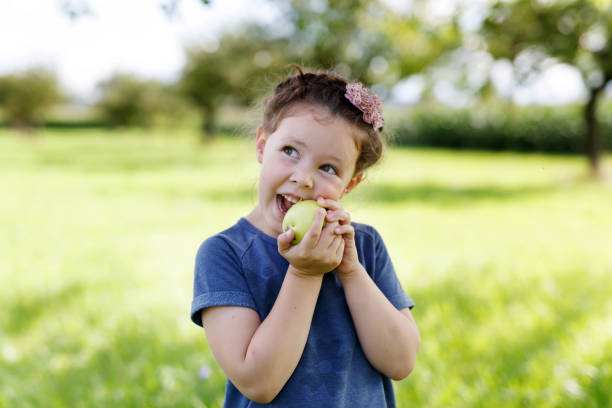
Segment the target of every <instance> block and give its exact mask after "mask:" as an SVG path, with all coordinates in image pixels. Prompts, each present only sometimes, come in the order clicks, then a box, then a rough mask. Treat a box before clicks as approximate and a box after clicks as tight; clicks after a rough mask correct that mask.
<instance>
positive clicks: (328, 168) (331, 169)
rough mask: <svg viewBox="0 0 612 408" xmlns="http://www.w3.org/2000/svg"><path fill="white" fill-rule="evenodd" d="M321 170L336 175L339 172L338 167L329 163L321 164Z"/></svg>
mask: <svg viewBox="0 0 612 408" xmlns="http://www.w3.org/2000/svg"><path fill="white" fill-rule="evenodd" d="M321 170H323V171H324V172H326V173H329V174H332V175H334V176H335V175H337V174H338V172H337V171H336V169H335V168H334V167H333V166H330V165H329V164H324V165H323V166H321Z"/></svg>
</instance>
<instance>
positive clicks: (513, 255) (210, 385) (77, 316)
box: [0, 130, 612, 408]
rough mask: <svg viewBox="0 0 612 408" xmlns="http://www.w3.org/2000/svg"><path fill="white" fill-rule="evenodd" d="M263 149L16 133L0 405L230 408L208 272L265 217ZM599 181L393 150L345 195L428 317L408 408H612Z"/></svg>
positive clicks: (422, 319)
mask: <svg viewBox="0 0 612 408" xmlns="http://www.w3.org/2000/svg"><path fill="white" fill-rule="evenodd" d="M251 144H252V142H251V141H249V140H246V139H238V140H236V139H227V138H223V139H219V140H218V141H217V142H215V143H214V144H212V145H208V146H203V145H199V144H198V143H197V142H196V138H195V136H194V135H191V134H189V133H180V132H177V133H176V134H171V133H169V132H163V131H157V132H139V131H122V132H118V133H109V132H104V131H94V130H92V131H87V132H79V131H72V132H42V133H39V134H37V135H35V136H34V137H23V136H19V135H16V134H12V133H10V132H8V131H0V185H1V186H2V190H1V191H2V199H1V200H0V225H1V234H0V282H1V285H0V407H2V408H5V407H6V408H8V407H11V408H12V407H111V406H112V407H217V406H220V404H221V402H222V399H223V390H224V377H223V373H222V372H221V371H220V370H219V368H218V367H217V366H216V364H215V362H214V359H213V357H212V355H211V353H210V351H209V349H208V347H207V344H206V339H205V336H204V332H203V330H202V329H200V328H198V327H196V326H195V325H193V324H192V323H191V322H190V320H189V317H188V315H189V306H190V302H191V290H192V286H191V285H192V276H193V275H192V269H193V260H194V256H195V251H196V249H197V247H198V246H199V244H200V243H201V241H202V240H203V239H204V238H206V237H207V236H209V235H211V234H213V233H215V232H218V231H220V230H221V229H224V228H226V227H227V226H229V225H231V224H233V223H234V222H235V221H236V220H237V219H238V218H239V217H240V216H242V215H244V214H246V212H247V211H248V210H249V209H250V208H251V207H252V206H253V205H254V203H255V197H256V180H257V171H258V165H257V163H256V161H255V158H254V154H253V153H252V146H251ZM606 164H607V166H608V168H610V165H611V163H610V161H608V162H607V163H606ZM585 173H586V166H585V159H583V158H582V157H566V156H545V155H533V154H530V155H524V154H511V153H495V154H492V153H482V152H451V151H445V150H427V149H421V150H412V149H390V150H389V151H388V154H387V157H386V158H385V161H384V162H383V164H382V165H380V166H378V167H377V168H375V169H374V170H372V171H371V172H370V173H369V175H368V178H367V180H366V181H365V182H364V183H363V184H362V185H361V186H360V187H358V188H357V190H355V192H354V193H352V195H351V196H349V197H347V199H346V201H345V203H344V205H345V208H346V209H348V210H349V211H350V212H351V214H352V217H353V219H354V220H356V221H361V222H367V223H371V224H373V225H375V226H376V227H377V228H378V230H379V231H380V232H381V234H382V236H383V238H384V239H385V241H386V243H387V246H388V248H389V251H390V253H391V255H392V257H393V260H394V263H395V266H396V269H397V271H398V274H399V275H400V278H401V280H402V283H403V285H404V288H405V289H406V290H407V292H408V293H409V294H410V295H411V297H412V298H413V299H414V300H415V301H416V303H417V307H416V308H415V309H414V315H415V318H416V320H417V323H418V325H419V328H420V332H421V336H422V346H421V351H420V354H419V357H418V360H417V367H416V369H415V371H414V372H413V374H412V375H411V376H410V377H408V378H407V379H405V380H404V381H401V382H397V383H396V384H395V389H396V394H397V399H398V406H399V407H427V408H432V407H465V408H474V407H609V406H612V396H611V395H612V393H611V390H612V296H611V295H612V190H611V189H610V188H609V187H604V186H602V185H600V184H595V183H591V182H586V181H584V174H585ZM203 366H204V367H209V368H210V375H209V376H204V377H207V378H200V377H199V376H198V371H199V369H200V368H201V367H203Z"/></svg>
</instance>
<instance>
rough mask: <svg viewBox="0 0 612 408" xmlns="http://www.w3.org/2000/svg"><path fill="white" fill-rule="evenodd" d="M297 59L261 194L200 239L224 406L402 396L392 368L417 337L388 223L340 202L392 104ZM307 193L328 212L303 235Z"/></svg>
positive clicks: (269, 132)
mask: <svg viewBox="0 0 612 408" xmlns="http://www.w3.org/2000/svg"><path fill="white" fill-rule="evenodd" d="M296 68H297V67H296ZM297 69H298V71H299V75H296V76H293V77H289V78H288V79H286V80H285V81H283V82H282V83H280V84H279V85H278V86H277V87H276V89H275V91H274V93H273V94H272V95H271V96H270V97H269V98H268V99H267V100H266V102H265V105H264V117H263V124H262V125H261V126H260V127H259V129H258V131H257V139H256V142H255V152H256V156H257V160H258V161H259V163H261V170H260V174H259V185H258V203H257V205H256V206H255V208H254V209H253V210H252V211H251V213H250V214H248V215H247V216H246V217H244V218H241V219H239V220H238V222H237V223H236V224H235V225H234V226H232V227H231V228H229V229H227V230H225V231H223V232H221V233H219V234H217V235H215V236H213V237H211V238H208V239H207V240H206V241H204V243H203V244H202V245H201V247H200V249H199V250H198V253H197V256H196V263H195V281H194V297H193V302H192V305H191V319H192V320H193V322H194V323H196V324H198V325H200V326H203V327H204V329H205V331H206V337H207V339H208V344H209V345H210V348H211V350H212V352H213V354H214V356H215V358H216V360H217V362H218V363H219V365H220V366H221V368H222V369H223V371H224V372H225V374H226V375H227V377H228V381H227V385H226V392H225V405H224V406H226V407H232V408H234V407H257V406H271V407H308V408H312V407H318V408H322V407H333V408H340V407H352V408H356V407H394V406H395V398H394V395H393V388H392V383H391V379H394V380H401V379H403V378H405V377H406V376H407V375H408V374H410V372H411V371H412V369H413V367H414V362H415V358H416V354H417V349H418V347H419V341H420V339H419V334H418V331H417V327H416V324H415V321H414V319H413V317H412V314H411V313H410V308H412V307H413V306H414V303H413V302H412V300H411V299H410V297H408V295H407V294H406V293H405V292H404V291H403V290H402V287H401V285H400V282H399V280H398V278H397V276H396V274H395V271H394V269H393V265H392V263H391V260H390V258H389V255H388V253H387V250H386V248H385V245H384V243H383V241H382V239H381V237H380V236H379V234H378V232H377V231H376V230H375V229H374V228H372V227H371V226H368V225H364V224H358V223H355V222H351V219H350V215H349V214H348V213H347V212H346V211H345V210H344V209H343V208H342V206H341V205H340V203H339V200H340V199H341V198H342V197H343V196H345V195H346V194H348V193H349V192H350V191H351V190H352V189H353V188H355V186H357V185H358V184H359V182H360V181H361V180H362V178H363V174H364V170H365V169H366V168H368V167H369V166H371V165H372V164H374V163H375V162H376V161H377V160H378V159H379V158H380V156H381V153H382V146H383V144H382V137H381V133H380V132H381V130H382V126H383V117H382V114H381V112H380V103H379V102H378V99H377V98H376V96H374V95H371V94H369V93H368V91H367V90H366V89H364V88H363V87H362V86H361V84H359V83H347V82H346V81H345V80H343V79H341V78H338V77H336V76H333V75H328V74H315V73H306V74H304V73H303V72H302V70H301V69H299V68H297ZM299 200H316V201H317V202H318V204H319V205H320V206H321V207H324V208H325V209H327V214H325V211H324V210H323V209H319V212H318V213H317V216H316V217H315V221H314V223H313V225H312V227H311V228H310V230H309V231H308V232H307V233H306V235H305V236H304V238H303V240H302V241H301V242H300V243H299V244H297V245H292V244H291V241H292V239H293V235H294V232H293V231H292V230H288V231H287V232H285V233H283V232H282V230H281V223H282V221H283V217H284V215H285V213H286V212H287V210H288V209H289V208H290V207H291V206H292V205H293V204H294V203H295V202H297V201H299ZM324 221H326V222H325V223H324Z"/></svg>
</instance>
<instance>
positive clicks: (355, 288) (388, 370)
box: [318, 199, 421, 380]
mask: <svg viewBox="0 0 612 408" xmlns="http://www.w3.org/2000/svg"><path fill="white" fill-rule="evenodd" d="M318 203H319V205H321V206H324V207H326V208H328V213H327V217H326V219H327V221H328V222H334V223H336V222H337V223H339V226H338V227H337V228H336V229H335V232H336V234H340V235H342V236H343V238H344V254H343V256H342V262H341V263H340V265H338V267H337V268H336V271H335V274H336V276H337V277H338V279H339V280H340V282H341V283H342V287H343V288H344V295H345V297H346V302H347V304H348V307H349V309H350V312H351V317H352V319H353V323H354V324H355V329H356V330H357V336H358V337H359V343H360V344H361V347H362V348H363V351H364V353H365V355H366V357H367V359H368V361H369V362H370V364H372V365H373V366H374V367H375V368H376V369H377V370H378V371H380V372H381V373H383V374H385V375H386V376H387V377H390V378H392V379H394V380H401V379H403V378H405V377H407V376H408V374H410V372H412V369H413V368H414V363H415V360H416V355H417V351H418V349H419V344H420V341H421V340H420V336H419V331H418V329H417V327H416V323H415V321H414V318H413V317H412V313H410V309H408V308H405V309H402V310H398V309H396V308H395V306H393V304H391V302H389V300H388V299H387V297H386V296H385V295H384V294H383V293H382V291H381V290H380V289H379V288H378V286H376V283H374V281H373V280H372V278H371V277H370V275H368V273H367V271H366V270H365V269H364V267H363V266H362V265H361V264H360V263H359V257H358V255H357V248H356V246H355V229H354V228H353V226H352V225H351V223H350V221H351V218H350V215H349V214H348V213H347V212H346V211H344V209H343V208H342V206H341V205H340V204H339V203H338V202H337V201H334V200H325V199H319V201H318Z"/></svg>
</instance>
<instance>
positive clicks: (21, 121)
mask: <svg viewBox="0 0 612 408" xmlns="http://www.w3.org/2000/svg"><path fill="white" fill-rule="evenodd" d="M62 99H63V95H62V92H61V91H60V88H59V83H58V80H57V77H56V75H55V74H54V73H52V72H50V71H47V70H44V69H40V68H33V69H29V70H27V71H24V72H21V73H14V74H10V75H6V76H2V77H0V108H2V110H3V111H4V114H5V116H6V118H7V120H8V121H9V122H11V123H12V124H13V125H14V126H17V127H20V128H24V129H29V128H30V127H32V126H35V125H40V124H42V123H43V121H44V117H45V114H46V113H47V111H48V110H49V108H50V107H51V106H53V105H55V104H56V103H58V102H60V101H61V100H62Z"/></svg>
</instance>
